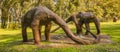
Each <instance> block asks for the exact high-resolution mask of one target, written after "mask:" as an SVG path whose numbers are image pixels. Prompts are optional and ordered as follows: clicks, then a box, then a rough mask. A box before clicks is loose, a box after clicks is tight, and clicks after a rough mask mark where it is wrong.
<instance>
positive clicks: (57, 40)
mask: <svg viewBox="0 0 120 52" xmlns="http://www.w3.org/2000/svg"><path fill="white" fill-rule="evenodd" d="M100 38H101V40H100V42H99V43H98V44H110V43H112V41H111V38H110V36H109V35H101V36H100ZM83 39H89V41H90V40H91V41H93V40H94V38H93V37H92V36H91V35H87V36H84V38H83ZM44 40H45V36H44V35H43V36H42V38H41V41H42V43H41V45H39V47H40V48H51V47H55V48H57V47H59V48H60V47H61V48H62V47H73V46H75V47H77V46H80V45H79V44H77V43H75V42H74V41H72V40H71V39H70V38H68V37H67V36H66V35H64V34H58V35H51V40H50V42H48V43H43V42H45V41H44ZM31 42H33V40H32V41H31Z"/></svg>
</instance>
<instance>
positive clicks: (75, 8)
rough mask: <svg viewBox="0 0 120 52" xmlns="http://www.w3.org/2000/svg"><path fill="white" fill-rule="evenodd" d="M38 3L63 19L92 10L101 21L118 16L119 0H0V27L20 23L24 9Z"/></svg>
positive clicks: (26, 9)
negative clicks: (0, 14)
mask: <svg viewBox="0 0 120 52" xmlns="http://www.w3.org/2000/svg"><path fill="white" fill-rule="evenodd" d="M39 5H42V6H46V7H48V8H49V9H51V10H52V11H54V12H55V13H57V14H58V15H59V16H61V17H62V18H63V19H66V18H67V17H69V16H70V15H72V14H75V13H78V12H80V11H81V12H85V11H93V12H94V13H95V15H96V16H97V17H98V18H100V19H101V21H108V20H110V19H112V18H113V17H118V18H119V16H120V12H119V10H120V9H119V8H120V1H119V0H92V1H91V0H47V1H46V0H0V6H1V7H0V10H2V16H1V27H2V28H10V27H9V25H10V23H14V22H19V23H20V21H21V17H22V16H23V15H24V14H25V13H26V11H28V10H29V9H30V8H33V7H35V6H39Z"/></svg>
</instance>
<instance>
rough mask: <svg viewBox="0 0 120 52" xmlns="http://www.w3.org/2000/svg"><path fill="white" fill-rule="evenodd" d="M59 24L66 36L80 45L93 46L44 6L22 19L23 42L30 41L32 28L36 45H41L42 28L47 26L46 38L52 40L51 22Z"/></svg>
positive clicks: (33, 9) (36, 8)
mask: <svg viewBox="0 0 120 52" xmlns="http://www.w3.org/2000/svg"><path fill="white" fill-rule="evenodd" d="M52 21H53V22H54V23H56V24H58V25H59V26H60V27H61V28H62V29H63V30H64V32H65V33H66V35H67V36H68V37H69V38H70V39H72V40H73V41H75V42H76V43H79V44H92V43H93V42H90V41H88V40H83V39H82V38H79V37H76V36H75V35H74V34H73V33H72V31H71V30H70V28H69V27H68V25H67V23H66V22H65V21H64V20H63V19H61V17H59V16H58V15H57V14H55V13H54V12H52V11H51V10H49V9H48V8H46V7H44V6H38V7H35V8H32V9H31V10H29V11H28V12H27V13H26V14H25V15H24V16H23V17H22V22H21V25H22V38H23V42H27V41H28V37H27V31H26V29H27V27H31V28H32V32H33V36H34V43H35V44H40V40H41V27H42V25H45V37H46V40H47V41H49V40H50V28H51V22H52Z"/></svg>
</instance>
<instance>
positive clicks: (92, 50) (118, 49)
mask: <svg viewBox="0 0 120 52" xmlns="http://www.w3.org/2000/svg"><path fill="white" fill-rule="evenodd" d="M69 26H70V28H71V30H72V31H73V32H75V27H74V25H72V24H71V25H69ZM55 27H56V26H53V27H52V29H53V28H55ZM27 30H28V34H29V35H28V37H29V39H33V36H32V32H31V30H30V28H28V29H27ZM91 30H92V32H96V31H95V26H94V25H93V23H91ZM101 30H102V34H107V35H109V36H110V37H111V39H112V43H110V44H93V45H79V44H75V45H74V44H65V45H59V46H58V44H54V43H51V42H45V41H42V42H41V44H45V46H38V45H33V43H31V42H30V43H22V42H21V41H22V37H21V29H16V30H11V29H0V52H120V21H118V22H101ZM42 32H43V30H42ZM42 34H43V33H42ZM55 34H61V35H62V34H65V33H64V31H63V30H62V29H60V30H57V31H56V32H54V33H51V36H54V35H55ZM50 45H52V46H50Z"/></svg>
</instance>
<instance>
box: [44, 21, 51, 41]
mask: <svg viewBox="0 0 120 52" xmlns="http://www.w3.org/2000/svg"><path fill="white" fill-rule="evenodd" d="M50 29H51V23H49V24H46V25H45V37H46V41H50Z"/></svg>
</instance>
